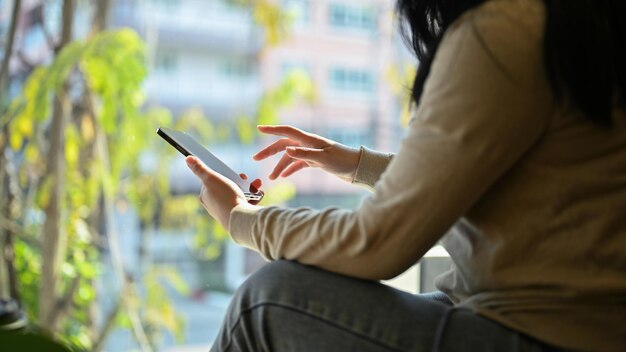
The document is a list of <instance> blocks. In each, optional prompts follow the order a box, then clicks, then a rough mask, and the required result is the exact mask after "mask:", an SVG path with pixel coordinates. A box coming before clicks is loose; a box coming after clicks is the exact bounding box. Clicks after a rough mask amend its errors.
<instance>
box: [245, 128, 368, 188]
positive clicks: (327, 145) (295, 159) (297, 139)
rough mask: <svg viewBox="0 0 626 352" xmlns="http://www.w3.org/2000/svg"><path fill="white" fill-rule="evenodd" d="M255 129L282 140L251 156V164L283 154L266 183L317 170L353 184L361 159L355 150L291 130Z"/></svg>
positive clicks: (322, 138) (300, 131) (294, 129)
mask: <svg viewBox="0 0 626 352" xmlns="http://www.w3.org/2000/svg"><path fill="white" fill-rule="evenodd" d="M258 129H259V131H261V132H262V133H266V134H271V135H276V136H282V137H284V138H281V139H279V140H278V141H276V142H274V143H272V144H270V145H268V146H267V147H265V148H263V149H262V150H261V151H259V152H258V153H256V154H255V155H254V156H253V159H254V160H263V159H265V158H268V157H270V156H272V155H275V154H277V153H280V152H285V154H284V155H283V157H282V158H281V159H280V161H278V163H277V164H276V166H275V167H274V171H272V173H271V174H270V176H269V178H270V180H275V179H276V178H278V176H282V177H287V176H290V175H293V174H294V173H295V172H297V171H299V170H302V169H304V168H307V167H319V168H320V169H322V170H324V171H326V172H329V173H331V174H333V175H335V176H337V177H339V178H341V179H342V180H344V181H347V182H352V180H354V176H355V173H356V169H357V166H358V165H359V158H360V156H361V152H360V150H359V149H356V148H351V147H348V146H345V145H343V144H339V143H337V142H334V141H331V140H329V139H326V138H324V137H320V136H318V135H315V134H311V133H307V132H304V131H302V130H299V129H297V128H295V127H292V126H258Z"/></svg>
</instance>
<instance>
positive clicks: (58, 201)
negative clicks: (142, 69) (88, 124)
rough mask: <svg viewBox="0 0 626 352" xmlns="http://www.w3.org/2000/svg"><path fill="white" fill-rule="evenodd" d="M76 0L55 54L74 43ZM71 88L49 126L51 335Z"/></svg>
mask: <svg viewBox="0 0 626 352" xmlns="http://www.w3.org/2000/svg"><path fill="white" fill-rule="evenodd" d="M74 9H75V4H74V0H64V1H63V16H62V21H61V38H60V40H59V44H58V47H57V48H56V52H57V53H58V52H60V51H61V50H62V49H63V48H64V47H65V46H66V45H67V44H69V43H70V41H71V40H72V32H73V23H74V20H73V19H74ZM67 92H68V85H67V83H63V84H62V87H61V88H60V89H59V90H58V91H57V93H56V97H55V98H54V105H53V110H52V121H51V124H50V131H49V133H50V148H49V151H48V157H47V160H48V164H47V173H48V175H49V177H50V178H51V180H52V188H51V194H50V200H49V201H48V204H47V206H46V208H45V214H46V218H45V220H44V225H43V233H42V235H43V239H42V241H43V242H42V243H43V244H42V267H41V286H40V290H39V321H40V324H41V327H42V328H43V329H44V330H46V331H49V332H54V331H55V330H56V328H57V327H56V324H53V323H56V321H58V320H55V319H53V318H54V315H53V314H52V311H53V309H54V305H55V303H56V301H57V297H58V296H57V295H58V290H59V280H60V273H59V271H60V266H61V263H62V261H63V259H64V257H65V246H66V242H67V234H66V232H65V230H64V228H63V221H62V216H63V214H62V213H63V204H62V202H63V197H64V194H65V167H66V165H65V155H64V149H65V138H64V137H65V128H66V127H65V126H66V124H67V120H68V115H69V114H70V109H71V103H70V101H69V97H68V95H67Z"/></svg>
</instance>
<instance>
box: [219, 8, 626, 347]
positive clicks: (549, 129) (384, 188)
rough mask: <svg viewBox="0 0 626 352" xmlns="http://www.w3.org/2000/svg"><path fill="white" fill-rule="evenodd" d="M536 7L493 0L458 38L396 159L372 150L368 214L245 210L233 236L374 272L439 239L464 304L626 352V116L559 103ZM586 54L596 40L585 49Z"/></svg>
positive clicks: (446, 278) (449, 288) (289, 255)
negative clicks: (607, 120)
mask: <svg viewBox="0 0 626 352" xmlns="http://www.w3.org/2000/svg"><path fill="white" fill-rule="evenodd" d="M544 21H545V9H544V7H543V2H542V1H540V0H492V1H488V2H487V3H485V4H484V5H482V6H480V7H478V8H476V9H474V10H472V11H470V12H468V13H467V14H465V15H463V16H462V18H461V19H459V20H458V21H457V22H456V23H455V24H454V25H453V26H452V27H451V28H450V29H449V30H448V32H447V33H446V35H445V37H444V40H443V42H442V43H441V46H440V49H439V51H438V53H437V56H436V58H435V61H434V63H433V68H432V71H431V74H430V77H429V79H428V82H427V84H426V87H425V92H424V95H423V97H422V101H421V104H420V106H419V107H418V109H417V111H416V114H415V118H414V119H413V121H412V123H411V125H410V129H409V133H408V136H407V137H406V138H405V139H404V140H403V142H402V145H401V147H400V150H399V151H398V153H397V155H395V156H394V157H393V158H392V156H391V155H387V154H381V153H376V152H373V151H369V150H367V149H362V154H361V161H360V165H359V167H358V170H357V175H356V179H355V182H356V183H361V184H364V185H367V186H371V187H372V188H373V193H372V194H371V195H370V196H369V197H367V198H365V199H364V200H363V202H362V204H361V205H360V206H359V207H358V209H356V210H345V209H337V208H328V209H324V210H312V209H305V208H301V209H285V208H280V207H258V206H251V205H244V206H239V207H236V208H235V209H233V211H232V213H231V221H230V232H231V235H232V237H233V239H234V240H235V241H236V242H237V243H239V244H241V245H244V246H246V247H249V248H252V249H254V250H257V251H259V252H260V253H261V254H262V255H264V256H265V257H266V258H268V259H279V258H285V259H290V260H296V261H299V262H301V263H305V264H310V265H315V266H318V267H321V268H324V269H326V270H329V271H333V272H337V273H342V274H346V275H350V276H355V277H360V278H366V279H374V280H378V279H386V278H390V277H393V276H396V275H397V274H399V273H401V272H403V271H404V270H406V269H407V268H408V267H410V266H411V265H413V264H414V263H416V262H417V261H418V260H419V259H420V258H421V257H422V256H423V255H424V253H425V252H426V251H427V250H428V249H429V248H431V247H432V246H433V245H434V244H435V243H436V242H437V241H440V240H441V241H442V243H443V245H444V246H445V248H446V249H447V250H448V252H449V253H450V255H451V257H452V259H453V261H454V264H455V266H454V268H453V269H452V270H451V271H450V272H448V273H446V274H444V275H443V276H441V277H440V278H438V280H437V285H438V287H439V288H440V289H441V290H443V291H444V292H446V293H447V294H448V295H449V296H450V297H451V298H452V300H453V301H454V302H455V303H456V304H457V305H459V306H462V307H467V308H470V309H473V310H474V311H476V312H477V313H479V314H482V315H484V316H487V317H489V318H491V319H494V320H496V321H498V322H500V323H502V324H504V325H506V326H508V327H511V328H513V329H516V330H519V331H522V332H524V333H527V334H529V335H531V336H534V337H535V338H538V339H540V340H543V341H545V342H548V343H552V344H554V345H557V346H562V347H569V348H575V349H580V350H589V351H592V350H593V351H619V350H624V349H626V116H625V115H626V114H625V112H624V110H620V109H618V108H616V109H615V114H614V118H615V121H616V124H615V127H614V128H613V129H611V130H605V129H601V128H599V127H596V126H594V125H593V124H592V123H590V122H589V121H588V120H586V119H584V118H583V117H581V116H579V114H578V113H577V112H576V111H575V110H574V109H569V108H567V107H560V106H557V105H555V103H554V100H553V97H552V95H551V90H550V87H549V84H548V82H547V79H546V75H545V72H544V65H543V51H542V45H543V28H544ZM581 45H584V43H581Z"/></svg>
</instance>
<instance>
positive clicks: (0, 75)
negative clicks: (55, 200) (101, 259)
mask: <svg viewBox="0 0 626 352" xmlns="http://www.w3.org/2000/svg"><path fill="white" fill-rule="evenodd" d="M21 8H22V1H21V0H15V2H14V3H13V10H12V12H11V20H10V21H11V22H10V25H9V31H8V32H7V38H6V41H5V43H6V47H5V48H4V57H3V58H2V63H1V64H0V116H2V115H3V114H4V111H5V108H6V105H7V104H6V102H7V100H8V89H7V88H8V83H9V64H10V62H11V57H12V56H13V55H12V54H13V46H14V44H15V36H16V33H17V23H18V21H19V14H20V10H21ZM0 129H1V131H2V134H1V135H0V215H1V216H2V217H4V218H5V219H6V220H7V223H8V224H10V225H13V219H15V209H16V206H15V200H16V195H15V193H14V192H15V188H14V187H13V186H14V181H13V175H12V173H11V172H10V169H11V168H10V167H9V165H8V160H7V159H6V154H5V149H6V146H7V143H8V139H9V127H8V122H6V123H0ZM16 233H17V232H16V229H15V228H14V226H6V227H4V228H0V243H1V244H2V248H1V250H0V298H2V297H4V295H5V294H6V293H7V292H6V291H7V287H5V285H7V284H8V293H9V294H10V296H11V297H12V298H14V299H16V300H17V301H18V303H19V302H20V295H19V290H18V287H17V286H18V280H17V274H16V270H15V261H14V259H15V258H14V253H13V241H14V238H15V234H16ZM5 275H7V276H6V279H5Z"/></svg>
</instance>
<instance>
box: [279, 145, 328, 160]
mask: <svg viewBox="0 0 626 352" xmlns="http://www.w3.org/2000/svg"><path fill="white" fill-rule="evenodd" d="M285 153H286V154H287V155H288V156H289V157H291V158H294V159H299V160H309V161H316V162H321V161H322V160H323V158H324V157H325V155H324V150H323V149H317V148H306V147H287V148H285Z"/></svg>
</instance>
